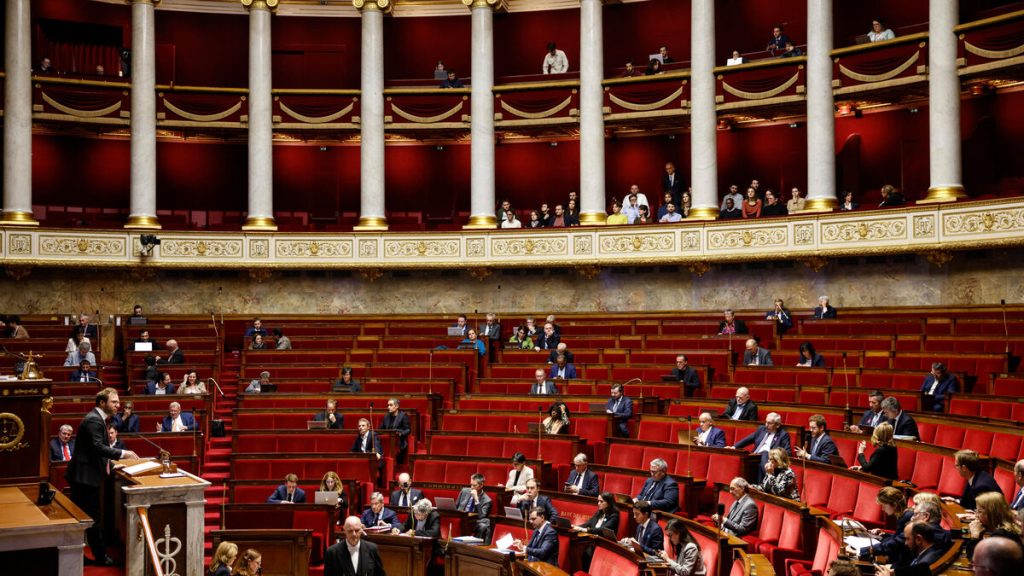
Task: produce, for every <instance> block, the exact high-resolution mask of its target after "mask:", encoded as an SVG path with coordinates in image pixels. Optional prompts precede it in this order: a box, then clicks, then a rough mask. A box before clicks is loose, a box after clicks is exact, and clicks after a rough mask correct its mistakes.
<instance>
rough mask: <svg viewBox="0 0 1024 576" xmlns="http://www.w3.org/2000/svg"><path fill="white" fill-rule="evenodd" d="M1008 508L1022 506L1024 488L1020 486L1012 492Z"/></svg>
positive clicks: (1017, 508) (1023, 503) (1023, 505)
mask: <svg viewBox="0 0 1024 576" xmlns="http://www.w3.org/2000/svg"><path fill="white" fill-rule="evenodd" d="M1010 508H1012V509H1014V510H1020V509H1021V508H1024V488H1020V489H1018V490H1017V491H1016V492H1014V493H1013V499H1012V500H1010Z"/></svg>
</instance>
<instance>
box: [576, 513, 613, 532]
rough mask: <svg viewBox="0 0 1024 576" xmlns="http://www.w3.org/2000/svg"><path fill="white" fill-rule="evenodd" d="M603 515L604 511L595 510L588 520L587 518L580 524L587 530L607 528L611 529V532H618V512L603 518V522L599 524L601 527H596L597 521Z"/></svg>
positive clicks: (593, 530) (594, 530)
mask: <svg viewBox="0 0 1024 576" xmlns="http://www.w3.org/2000/svg"><path fill="white" fill-rule="evenodd" d="M603 516H604V513H603V512H601V511H600V510H598V511H597V512H594V515H593V516H591V517H590V520H587V521H586V523H584V524H583V525H582V526H583V527H584V528H586V529H587V530H589V531H590V532H596V531H597V530H604V529H606V528H607V529H608V530H611V531H612V534H618V533H619V515H618V513H615V514H611V515H610V516H608V517H607V518H605V519H604V523H602V524H601V528H598V527H597V521H598V520H600V519H601V517H603Z"/></svg>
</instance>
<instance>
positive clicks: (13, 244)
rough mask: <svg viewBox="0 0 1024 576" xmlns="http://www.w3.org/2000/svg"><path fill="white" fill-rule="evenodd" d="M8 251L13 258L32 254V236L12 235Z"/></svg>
mask: <svg viewBox="0 0 1024 576" xmlns="http://www.w3.org/2000/svg"><path fill="white" fill-rule="evenodd" d="M8 242H9V244H8V246H9V248H8V249H7V252H8V254H10V255H11V256H23V255H29V254H32V236H31V235H29V234H11V236H10V238H9V239H8Z"/></svg>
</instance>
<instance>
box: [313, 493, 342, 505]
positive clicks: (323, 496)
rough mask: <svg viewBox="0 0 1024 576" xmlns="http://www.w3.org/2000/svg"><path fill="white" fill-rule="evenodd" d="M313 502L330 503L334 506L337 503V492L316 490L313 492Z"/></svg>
mask: <svg viewBox="0 0 1024 576" xmlns="http://www.w3.org/2000/svg"><path fill="white" fill-rule="evenodd" d="M313 503H314V504H330V505H331V506H335V505H337V504H338V493H337V492H321V491H319V490H317V491H316V492H315V493H314V494H313Z"/></svg>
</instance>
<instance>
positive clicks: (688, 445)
mask: <svg viewBox="0 0 1024 576" xmlns="http://www.w3.org/2000/svg"><path fill="white" fill-rule="evenodd" d="M692 421H693V416H689V415H687V416H686V437H687V438H689V439H690V441H689V442H687V443H686V475H687V476H691V477H692V476H693V471H692V470H691V469H690V450H691V449H692V448H693V436H691V434H693V432H692V430H691V428H690V426H691V424H692Z"/></svg>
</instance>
